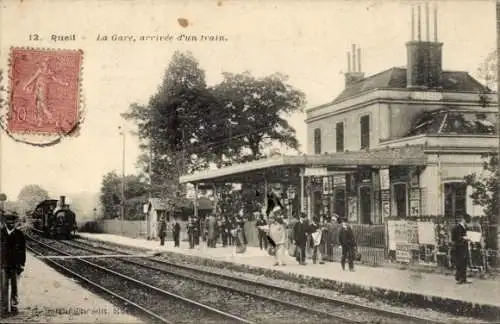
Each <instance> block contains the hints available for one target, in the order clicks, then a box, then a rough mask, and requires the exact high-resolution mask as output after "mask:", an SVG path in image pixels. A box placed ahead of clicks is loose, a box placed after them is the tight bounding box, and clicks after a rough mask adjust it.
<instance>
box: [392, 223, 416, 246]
mask: <svg viewBox="0 0 500 324" xmlns="http://www.w3.org/2000/svg"><path fill="white" fill-rule="evenodd" d="M387 232H388V235H389V249H390V250H396V248H397V245H398V244H399V245H401V244H408V245H410V246H411V248H413V249H417V248H418V224H417V222H413V221H406V220H390V221H388V222H387Z"/></svg>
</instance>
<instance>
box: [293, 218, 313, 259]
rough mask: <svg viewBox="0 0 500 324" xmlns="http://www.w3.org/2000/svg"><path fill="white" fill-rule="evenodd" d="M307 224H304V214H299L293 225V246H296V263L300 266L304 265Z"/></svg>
mask: <svg viewBox="0 0 500 324" xmlns="http://www.w3.org/2000/svg"><path fill="white" fill-rule="evenodd" d="M308 232H309V224H307V223H306V214H305V213H300V218H299V221H298V222H297V223H296V224H295V227H294V230H293V238H294V242H293V243H294V244H295V245H297V254H296V256H295V257H296V259H297V262H298V263H299V264H301V265H305V264H306V245H307V234H308Z"/></svg>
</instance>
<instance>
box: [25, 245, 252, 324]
mask: <svg viewBox="0 0 500 324" xmlns="http://www.w3.org/2000/svg"><path fill="white" fill-rule="evenodd" d="M27 239H28V246H27V248H28V249H29V250H30V251H32V252H33V253H34V254H36V255H38V256H53V257H54V256H55V257H71V256H72V255H71V254H70V253H67V252H65V251H61V250H60V249H58V248H56V247H54V245H58V244H54V243H55V242H57V241H51V242H50V243H51V245H48V244H46V243H44V242H41V241H39V240H37V239H35V238H33V237H32V236H27ZM45 260H46V261H48V262H49V263H50V264H51V265H53V266H55V267H56V268H59V269H60V270H62V271H64V272H66V273H68V274H69V275H70V276H72V277H75V278H78V279H80V280H82V281H84V282H85V283H86V284H88V285H91V286H92V287H95V288H97V289H99V290H101V291H103V292H105V293H107V294H108V295H110V296H113V297H114V298H117V299H118V300H120V301H122V302H124V303H125V304H126V305H127V306H128V307H132V308H134V309H135V310H136V311H137V312H139V313H141V314H142V315H143V316H145V317H147V318H148V322H154V323H193V322H198V321H200V320H201V321H202V322H203V323H214V324H215V323H253V322H251V321H247V320H245V319H243V318H239V317H237V316H234V315H232V314H229V313H226V312H224V311H221V310H218V309H215V308H212V307H210V306H207V305H203V304H201V303H199V302H196V301H194V300H192V299H189V298H186V297H183V296H179V295H176V294H174V293H171V292H169V291H166V290H163V289H161V288H158V287H155V286H153V285H150V284H148V283H147V282H144V281H141V280H138V279H136V278H133V277H131V276H127V275H124V274H123V273H119V272H117V271H114V270H112V269H110V268H109V267H105V266H102V265H99V264H97V263H95V262H90V261H88V260H85V259H75V258H67V259H63V258H61V259H55V258H54V259H51V258H45Z"/></svg>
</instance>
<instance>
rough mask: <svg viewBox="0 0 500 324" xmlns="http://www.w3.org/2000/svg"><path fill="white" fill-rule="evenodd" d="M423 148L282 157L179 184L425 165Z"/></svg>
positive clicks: (295, 177)
mask: <svg viewBox="0 0 500 324" xmlns="http://www.w3.org/2000/svg"><path fill="white" fill-rule="evenodd" d="M426 162H427V157H426V155H425V153H424V149H423V147H421V146H407V147H401V148H385V149H377V150H371V151H359V152H341V153H332V154H325V155H302V156H279V157H272V158H267V159H262V160H257V161H252V162H247V163H242V164H237V165H232V166H229V167H225V168H220V169H216V170H207V171H203V172H197V173H194V174H191V175H184V176H181V177H180V179H179V181H180V183H231V182H232V183H248V182H253V183H256V182H264V180H267V181H269V182H280V183H296V182H297V181H299V180H300V179H299V175H300V171H301V170H302V169H303V168H305V167H326V168H328V170H330V171H353V170H356V169H357V168H359V167H382V166H395V165H415V166H417V165H425V164H427V163H426Z"/></svg>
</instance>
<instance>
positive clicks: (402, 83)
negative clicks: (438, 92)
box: [333, 67, 491, 102]
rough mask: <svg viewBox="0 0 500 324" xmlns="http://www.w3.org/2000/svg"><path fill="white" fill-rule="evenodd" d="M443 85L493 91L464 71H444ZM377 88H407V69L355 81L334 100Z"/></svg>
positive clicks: (397, 69)
mask: <svg viewBox="0 0 500 324" xmlns="http://www.w3.org/2000/svg"><path fill="white" fill-rule="evenodd" d="M441 87H442V91H454V92H457V91H458V92H479V91H486V92H491V90H490V89H488V88H487V87H485V86H484V85H482V84H481V83H480V82H479V81H477V80H476V79H474V78H473V77H472V76H470V75H469V73H467V72H463V71H443V74H442V83H441ZM375 89H406V69H405V68H397V67H393V68H391V69H388V70H385V71H382V72H380V73H377V74H374V75H372V76H369V77H367V78H365V79H363V80H360V81H358V82H356V83H353V84H351V85H350V86H348V87H346V88H345V89H344V91H342V92H341V93H340V94H339V95H338V96H337V98H335V100H334V101H333V102H339V101H343V100H345V99H347V98H349V97H352V96H356V95H359V94H361V93H363V92H367V91H370V90H375Z"/></svg>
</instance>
